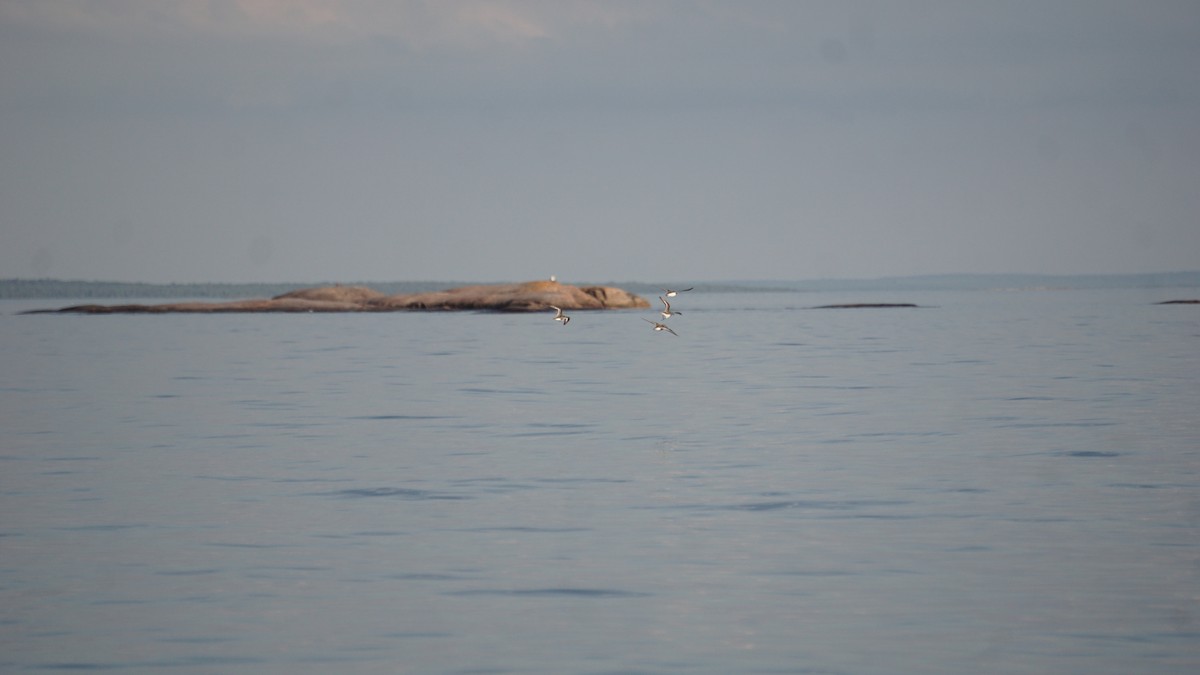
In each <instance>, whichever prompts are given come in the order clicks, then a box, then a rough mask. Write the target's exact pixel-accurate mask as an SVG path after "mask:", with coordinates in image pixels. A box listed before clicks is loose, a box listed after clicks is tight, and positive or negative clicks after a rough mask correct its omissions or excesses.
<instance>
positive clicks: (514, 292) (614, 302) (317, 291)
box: [25, 281, 650, 314]
mask: <svg viewBox="0 0 1200 675" xmlns="http://www.w3.org/2000/svg"><path fill="white" fill-rule="evenodd" d="M552 305H553V306H556V307H561V308H563V309H571V310H585V309H644V308H647V307H649V306H650V303H649V302H647V301H646V300H645V299H644V298H642V297H640V296H637V295H634V294H633V293H630V292H628V291H625V290H623V289H620V288H615V287H612V286H583V287H580V286H572V285H570V284H561V283H559V282H557V281H526V282H523V283H511V284H479V285H473V286H460V287H458V288H450V289H446V290H443V291H430V292H426V293H401V294H398V295H386V294H384V293H381V292H379V291H376V290H374V289H371V288H367V287H366V286H340V285H335V286H322V287H317V288H302V289H299V290H295V291H290V292H288V293H284V294H282V295H277V296H275V297H273V298H269V299H252V300H232V301H228V302H171V303H164V304H155V305H95V304H88V305H74V306H71V307H63V308H61V309H42V310H33V311H30V312H25V314H46V313H57V312H67V313H76V314H166V313H171V312H190V313H217V312H398V311H456V310H457V311H462V310H477V311H480V310H481V311H495V312H539V311H544V310H548V309H550V307H551V306H552Z"/></svg>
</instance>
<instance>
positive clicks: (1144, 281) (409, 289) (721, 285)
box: [0, 271, 1200, 300]
mask: <svg viewBox="0 0 1200 675" xmlns="http://www.w3.org/2000/svg"><path fill="white" fill-rule="evenodd" d="M667 282H671V283H674V284H684V285H687V286H695V287H696V290H697V291H699V292H705V293H744V292H754V293H762V292H784V293H787V292H794V293H803V292H823V291H995V290H1022V291H1025V290H1084V289H1118V288H1126V289H1137V288H1147V289H1152V288H1163V289H1166V288H1200V271H1194V272H1161V273H1147V274H1087V275H1041V274H940V275H919V276H908V277H880V278H875V279H798V280H792V281H788V280H773V281H771V280H768V281H745V280H728V281H708V282H704V281H693V280H687V279H670V280H665V281H664V283H667ZM478 283H505V282H503V281H501V282H462V281H390V282H379V281H366V282H363V281H315V282H286V283H285V282H269V283H266V282H250V283H235V282H211V283H204V282H196V283H148V282H121V281H92V280H72V279H22V278H10V279H0V299H6V300H9V299H11V300H17V299H54V298H62V299H120V298H145V299H149V298H162V299H181V298H188V299H199V298H210V299H246V298H259V297H273V296H275V295H280V294H282V293H286V292H288V291H291V290H294V289H296V288H303V287H313V286H333V285H343V286H369V287H370V288H374V289H377V290H379V291H381V292H383V293H386V294H389V295H391V294H399V293H422V292H428V291H435V290H439V289H444V288H449V287H454V286H465V285H474V284H478ZM580 285H603V286H618V287H621V288H625V289H628V290H630V291H631V292H634V293H641V294H645V295H648V296H650V297H653V296H654V295H656V294H657V293H659V292H661V289H660V288H659V286H658V285H657V284H654V283H647V282H641V281H631V282H613V281H604V282H597V283H594V284H593V283H586V284H584V283H580Z"/></svg>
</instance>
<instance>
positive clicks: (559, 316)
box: [550, 305, 571, 326]
mask: <svg viewBox="0 0 1200 675" xmlns="http://www.w3.org/2000/svg"><path fill="white" fill-rule="evenodd" d="M550 309H553V310H555V311H556V312H558V314H555V315H554V320H555V321H561V322H563V325H564V326H565V325H567V322H568V321H570V320H571V317H569V316H567V315H566V314H563V313H562V310H561V309H559V308H558V307H555V306H554V305H550Z"/></svg>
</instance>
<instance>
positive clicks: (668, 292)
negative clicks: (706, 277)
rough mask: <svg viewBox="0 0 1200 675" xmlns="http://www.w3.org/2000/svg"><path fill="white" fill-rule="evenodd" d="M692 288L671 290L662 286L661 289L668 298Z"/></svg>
mask: <svg viewBox="0 0 1200 675" xmlns="http://www.w3.org/2000/svg"><path fill="white" fill-rule="evenodd" d="M692 288H695V286H692ZM692 288H681V289H679V290H677V291H673V290H671V289H669V288H664V289H663V293H666V294H667V297H668V298H673V297H675V296H676V295H679V294H680V293H683V292H685V291H690V290H692Z"/></svg>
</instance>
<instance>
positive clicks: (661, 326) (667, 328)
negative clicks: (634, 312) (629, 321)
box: [642, 317, 679, 336]
mask: <svg viewBox="0 0 1200 675" xmlns="http://www.w3.org/2000/svg"><path fill="white" fill-rule="evenodd" d="M642 321H650V319H647V318H646V317H642ZM650 323H652V324H654V330H665V331H667V332H668V333H670V334H671V335H675V336H678V335H679V333H676V332H675V331H673V330H671V328H670V326H668V325H667V324H665V323H659V322H657V321H650Z"/></svg>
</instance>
